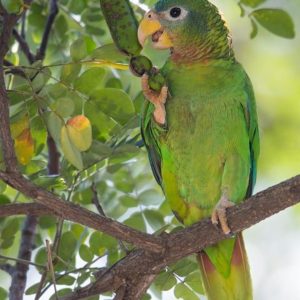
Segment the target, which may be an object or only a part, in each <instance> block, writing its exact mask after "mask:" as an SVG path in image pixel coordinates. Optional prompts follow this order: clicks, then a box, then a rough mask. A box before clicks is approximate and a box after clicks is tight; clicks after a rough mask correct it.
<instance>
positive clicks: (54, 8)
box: [35, 0, 58, 60]
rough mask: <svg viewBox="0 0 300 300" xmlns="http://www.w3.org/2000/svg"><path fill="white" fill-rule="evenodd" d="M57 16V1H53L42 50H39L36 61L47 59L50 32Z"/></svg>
mask: <svg viewBox="0 0 300 300" xmlns="http://www.w3.org/2000/svg"><path fill="white" fill-rule="evenodd" d="M57 14H58V6H57V0H51V2H50V13H49V16H48V19H47V23H46V26H45V30H44V34H43V38H42V42H41V46H40V49H39V50H38V52H37V54H36V57H35V59H36V60H40V59H41V60H43V59H44V57H45V54H46V49H47V45H48V40H49V35H50V31H51V28H52V25H53V23H54V20H55V17H56V15H57Z"/></svg>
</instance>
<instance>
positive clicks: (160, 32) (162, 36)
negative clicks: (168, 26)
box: [138, 11, 173, 49]
mask: <svg viewBox="0 0 300 300" xmlns="http://www.w3.org/2000/svg"><path fill="white" fill-rule="evenodd" d="M150 36H151V40H152V43H153V47H154V48H156V49H168V48H171V47H172V46H173V44H172V41H171V39H170V37H169V35H168V34H167V33H166V31H165V30H164V29H163V27H162V26H161V24H160V23H159V21H158V18H157V15H156V14H155V13H154V12H153V11H149V12H148V13H147V14H146V15H145V16H144V18H143V20H142V21H141V23H140V26H139V28H138V39H139V42H140V44H141V45H142V46H144V44H145V41H146V40H147V38H148V37H150Z"/></svg>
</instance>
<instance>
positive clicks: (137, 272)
mask: <svg viewBox="0 0 300 300" xmlns="http://www.w3.org/2000/svg"><path fill="white" fill-rule="evenodd" d="M298 202H300V175H298V176H296V177H294V178H292V179H290V180H287V181H284V182H282V183H280V184H278V185H276V186H273V187H271V188H269V189H267V190H265V191H263V192H260V193H258V194H256V195H255V196H252V197H251V198H249V199H247V200H246V201H245V202H243V203H242V204H239V205H236V206H234V207H232V208H229V209H228V214H227V216H228V221H229V225H230V227H231V229H232V232H233V233H238V232H240V231H242V230H244V229H246V228H249V227H250V226H252V225H254V224H256V223H258V222H260V221H262V220H264V219H265V218H267V217H270V216H272V215H273V214H276V213H278V212H279V211H281V210H283V209H285V208H287V207H289V206H291V205H294V204H296V203H298ZM225 238H228V236H226V235H224V234H223V233H222V231H221V230H220V229H217V228H216V227H215V226H213V225H212V223H211V221H210V219H205V220H203V221H201V222H199V223H197V224H194V225H192V226H191V227H188V228H184V229H182V230H180V231H177V232H175V233H172V234H164V236H163V239H164V240H165V243H166V249H165V251H164V252H162V254H161V255H157V254H153V253H150V252H149V251H145V250H135V251H133V252H131V253H130V254H129V255H127V256H126V257H125V258H124V259H122V260H121V261H119V262H117V263H116V264H115V265H114V266H112V267H111V268H110V269H109V271H107V272H105V273H104V274H102V275H101V276H100V277H99V278H97V280H96V281H95V282H94V283H92V284H90V285H88V286H86V287H84V288H81V289H79V290H77V291H75V292H74V293H72V294H71V295H69V296H66V297H64V298H63V299H64V300H71V299H72V300H75V299H83V298H84V297H87V296H92V295H96V294H100V293H104V292H107V291H117V290H118V289H119V288H120V287H121V286H124V285H126V287H127V290H126V292H125V296H124V298H123V299H124V300H125V299H140V298H131V297H133V296H132V295H133V292H134V291H135V287H136V286H143V281H144V282H145V279H146V283H147V285H149V284H150V283H151V282H149V281H150V280H151V279H152V280H153V278H154V277H155V276H156V274H158V273H159V272H160V271H161V270H163V269H164V268H165V267H166V266H168V265H170V264H172V263H174V262H176V261H178V260H180V259H181V258H183V257H186V256H188V255H191V254H193V253H197V252H199V251H200V250H202V249H203V248H205V247H208V246H211V245H213V244H215V243H217V242H218V241H220V240H223V239H225ZM151 276H152V278H151ZM146 283H145V284H146ZM146 287H147V286H146ZM144 291H145V290H144ZM140 296H141V295H140Z"/></svg>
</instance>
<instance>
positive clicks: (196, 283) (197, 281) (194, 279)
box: [184, 271, 205, 295]
mask: <svg viewBox="0 0 300 300" xmlns="http://www.w3.org/2000/svg"><path fill="white" fill-rule="evenodd" d="M184 281H185V283H186V284H187V285H188V286H189V287H191V288H192V289H193V290H194V291H195V292H197V293H199V294H201V295H204V293H205V292H204V288H203V284H202V280H201V274H200V272H199V271H196V272H194V273H191V274H189V275H188V276H187V277H186V278H185V280H184Z"/></svg>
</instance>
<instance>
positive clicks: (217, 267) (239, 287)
mask: <svg viewBox="0 0 300 300" xmlns="http://www.w3.org/2000/svg"><path fill="white" fill-rule="evenodd" d="M138 38H139V41H140V43H141V44H142V45H144V42H145V41H146V40H147V39H148V38H150V39H151V42H152V45H153V47H154V48H156V49H170V56H169V58H168V59H167V61H166V63H165V65H164V66H163V68H162V69H161V72H162V74H163V75H164V76H165V78H166V85H165V86H164V87H163V88H162V89H161V92H160V93H157V92H155V91H153V90H151V89H150V88H149V84H148V79H149V78H148V76H147V75H144V76H143V77H142V89H143V92H144V95H145V98H146V101H145V108H144V112H143V116H142V125H141V128H142V135H143V139H144V142H145V144H146V147H147V150H148V155H149V159H150V163H151V167H152V170H153V173H154V176H155V178H156V180H157V182H158V183H159V184H160V186H161V187H162V189H163V192H164V194H165V196H166V199H167V201H168V202H169V204H170V206H171V209H172V211H173V212H174V214H175V216H176V217H177V218H178V219H179V220H180V221H181V222H182V223H183V224H184V225H186V226H189V225H191V224H193V223H195V222H198V221H199V220H201V219H202V218H206V217H208V216H210V217H211V220H212V222H213V223H214V224H218V223H219V224H220V226H221V228H222V230H223V231H224V233H226V234H228V233H230V227H229V226H228V224H227V219H226V208H228V207H230V206H232V205H234V204H236V203H240V202H241V201H243V200H244V199H245V198H247V197H248V196H250V195H251V193H252V190H253V186H254V184H255V179H256V165H257V159H258V155H259V133H258V126H257V115H256V105H255V99H254V93H253V89H252V85H251V82H250V80H249V78H248V76H247V74H246V73H245V71H244V69H243V67H242V66H241V65H240V64H239V63H238V62H237V61H236V59H235V57H234V52H233V50H232V46H231V37H230V34H229V31H228V28H227V27H226V24H225V21H224V20H223V19H222V16H221V15H220V13H219V12H218V9H217V8H216V7H215V6H214V5H213V4H211V3H210V2H208V1H207V0H160V1H159V2H158V3H157V4H156V5H155V6H154V8H153V9H152V10H151V11H149V12H148V13H147V14H146V15H145V16H144V18H143V20H142V21H141V23H140V26H139V29H138ZM197 259H198V261H199V265H200V270H201V274H202V280H203V282H204V287H205V290H206V294H207V297H208V299H211V300H248V299H252V288H251V278H250V272H249V266H248V261H247V255H246V252H245V247H244V242H243V238H242V235H241V234H238V235H236V236H235V237H230V236H228V239H226V240H224V241H222V242H219V243H218V244H217V245H215V246H212V247H208V248H206V249H204V250H203V251H202V252H201V253H199V254H198V255H197Z"/></svg>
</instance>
